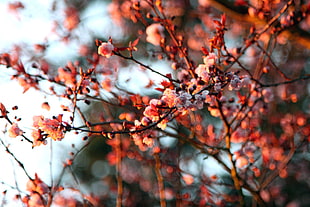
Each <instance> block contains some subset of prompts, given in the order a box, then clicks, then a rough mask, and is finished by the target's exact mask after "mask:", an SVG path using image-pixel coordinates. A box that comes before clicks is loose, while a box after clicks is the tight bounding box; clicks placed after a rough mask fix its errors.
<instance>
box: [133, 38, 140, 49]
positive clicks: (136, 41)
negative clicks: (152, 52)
mask: <svg viewBox="0 0 310 207" xmlns="http://www.w3.org/2000/svg"><path fill="white" fill-rule="evenodd" d="M139 40H140V39H139V38H137V39H135V40H134V41H133V42H132V43H131V46H132V47H135V46H136V45H137V44H138V43H139Z"/></svg>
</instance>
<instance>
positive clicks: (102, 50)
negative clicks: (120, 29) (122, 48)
mask: <svg viewBox="0 0 310 207" xmlns="http://www.w3.org/2000/svg"><path fill="white" fill-rule="evenodd" d="M113 51H114V46H113V45H112V44H111V43H110V42H103V43H101V45H100V46H99V47H98V54H99V55H102V56H104V57H106V58H109V57H111V56H112V55H113Z"/></svg>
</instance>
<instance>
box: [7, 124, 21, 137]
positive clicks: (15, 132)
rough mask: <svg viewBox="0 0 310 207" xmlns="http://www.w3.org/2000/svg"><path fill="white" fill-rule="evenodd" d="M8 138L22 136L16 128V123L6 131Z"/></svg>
mask: <svg viewBox="0 0 310 207" xmlns="http://www.w3.org/2000/svg"><path fill="white" fill-rule="evenodd" d="M8 132H9V136H10V137H12V138H15V137H17V136H20V135H22V134H23V131H22V130H21V129H20V128H19V127H18V124H17V123H13V124H12V126H11V128H10V129H9V130H8Z"/></svg>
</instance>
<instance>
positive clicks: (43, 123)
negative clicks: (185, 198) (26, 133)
mask: <svg viewBox="0 0 310 207" xmlns="http://www.w3.org/2000/svg"><path fill="white" fill-rule="evenodd" d="M33 126H34V127H35V129H34V130H33V133H32V136H33V138H34V140H35V142H34V145H35V146H36V145H39V144H40V143H41V142H42V143H45V142H44V138H45V137H50V138H52V139H53V140H55V141H60V140H62V139H63V138H64V135H65V134H64V130H65V127H64V125H63V122H62V115H59V116H58V117H57V118H54V119H48V118H44V117H43V116H34V117H33Z"/></svg>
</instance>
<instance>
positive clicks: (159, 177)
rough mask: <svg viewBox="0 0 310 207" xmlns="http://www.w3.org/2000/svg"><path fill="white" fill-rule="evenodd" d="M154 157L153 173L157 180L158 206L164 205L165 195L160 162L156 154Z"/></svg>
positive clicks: (162, 206)
mask: <svg viewBox="0 0 310 207" xmlns="http://www.w3.org/2000/svg"><path fill="white" fill-rule="evenodd" d="M154 159H155V174H156V177H157V182H158V191H159V199H160V207H166V196H165V187H164V178H163V176H162V174H161V172H160V170H161V163H160V159H159V156H158V154H154Z"/></svg>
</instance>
